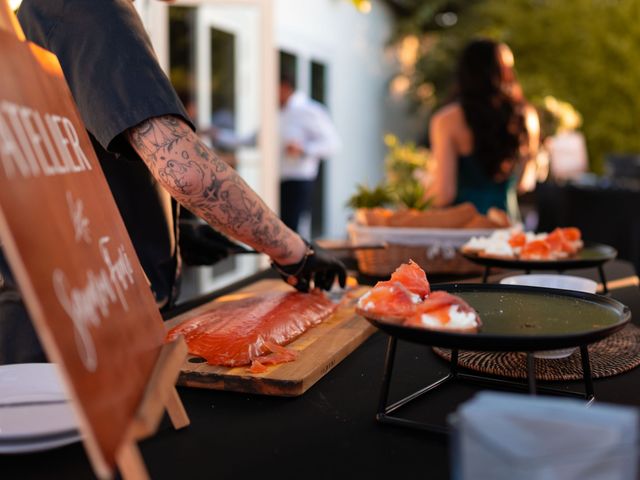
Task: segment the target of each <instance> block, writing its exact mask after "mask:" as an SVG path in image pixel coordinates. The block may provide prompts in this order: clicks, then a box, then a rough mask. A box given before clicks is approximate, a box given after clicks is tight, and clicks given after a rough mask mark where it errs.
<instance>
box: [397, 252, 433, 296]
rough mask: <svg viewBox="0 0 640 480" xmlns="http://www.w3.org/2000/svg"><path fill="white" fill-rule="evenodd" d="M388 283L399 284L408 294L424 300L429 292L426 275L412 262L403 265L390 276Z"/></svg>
mask: <svg viewBox="0 0 640 480" xmlns="http://www.w3.org/2000/svg"><path fill="white" fill-rule="evenodd" d="M389 281H390V282H400V283H401V284H402V285H404V286H405V287H406V288H407V289H408V290H409V291H410V292H412V293H415V294H416V295H420V298H424V297H426V296H427V295H429V292H431V286H430V285H429V281H428V280H427V274H426V273H424V270H423V269H422V268H420V265H418V264H417V263H416V262H414V261H413V260H409V263H403V264H402V265H400V266H399V267H398V268H396V270H395V271H394V272H393V273H392V274H391V278H390V279H389Z"/></svg>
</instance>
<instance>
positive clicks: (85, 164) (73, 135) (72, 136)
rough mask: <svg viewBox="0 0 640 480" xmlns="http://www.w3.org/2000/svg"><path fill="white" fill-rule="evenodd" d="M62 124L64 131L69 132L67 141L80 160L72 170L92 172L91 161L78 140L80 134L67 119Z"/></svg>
mask: <svg viewBox="0 0 640 480" xmlns="http://www.w3.org/2000/svg"><path fill="white" fill-rule="evenodd" d="M62 124H63V125H64V130H65V132H67V139H68V140H69V143H71V147H72V148H73V151H74V153H75V154H76V158H77V160H78V163H77V164H72V170H73V171H74V172H81V171H83V170H91V165H90V164H89V160H87V157H85V156H84V152H83V151H82V148H80V140H79V139H78V132H76V129H75V128H74V126H73V123H71V120H69V119H68V118H66V117H63V118H62Z"/></svg>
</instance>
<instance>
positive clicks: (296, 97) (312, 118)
mask: <svg viewBox="0 0 640 480" xmlns="http://www.w3.org/2000/svg"><path fill="white" fill-rule="evenodd" d="M280 142H281V163H280V218H282V221H283V222H284V223H285V224H286V225H287V226H288V227H289V228H291V229H292V230H295V231H297V232H298V233H300V234H301V235H303V236H305V237H309V236H310V234H311V232H310V226H311V221H310V217H311V204H312V199H313V189H314V186H315V182H316V178H317V176H318V168H319V166H320V162H321V161H322V159H324V158H327V157H330V156H332V155H334V154H335V153H336V152H337V151H338V150H339V148H340V146H341V144H340V138H339V136H338V133H337V131H336V129H335V127H334V125H333V122H332V121H331V117H330V116H329V112H328V111H327V109H326V108H325V107H324V105H322V104H321V103H319V102H316V101H314V100H312V99H310V98H309V97H308V96H307V95H305V94H304V93H303V92H300V91H296V90H295V82H294V80H293V78H292V77H290V76H288V75H282V76H281V78H280ZM303 219H304V220H306V221H305V225H304V226H303V225H302V222H301V220H303Z"/></svg>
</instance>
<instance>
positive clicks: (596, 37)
mask: <svg viewBox="0 0 640 480" xmlns="http://www.w3.org/2000/svg"><path fill="white" fill-rule="evenodd" d="M387 3H388V4H389V5H390V6H391V7H392V8H393V10H394V11H395V12H396V14H397V18H398V23H397V28H396V36H395V38H396V39H398V38H401V37H403V36H404V35H408V34H413V35H416V34H417V35H419V38H420V39H421V44H422V55H421V57H420V59H419V61H418V63H417V64H416V66H415V72H414V75H413V88H412V90H411V92H412V93H413V94H414V99H415V100H416V101H417V102H421V103H427V104H428V105H429V106H431V107H432V108H436V107H437V106H438V105H440V104H442V103H444V102H445V101H446V100H447V98H448V96H449V94H450V87H451V85H452V83H453V82H452V79H453V72H454V69H455V65H456V61H457V58H458V56H459V52H460V51H461V49H462V47H463V46H464V45H465V44H466V43H467V42H468V41H469V40H471V39H472V38H475V37H478V36H486V37H491V38H494V39H496V40H500V41H504V42H506V43H507V44H508V45H509V46H510V47H511V48H512V50H513V52H514V55H515V58H516V68H517V71H518V75H519V79H520V81H521V83H522V85H523V89H524V91H525V93H526V95H527V97H528V98H529V100H530V101H532V103H534V104H536V105H538V106H540V105H542V104H543V99H544V97H546V96H549V95H551V96H554V97H556V98H561V99H563V100H564V101H566V102H569V103H570V104H571V105H573V106H575V108H576V109H577V111H579V112H580V113H581V114H582V116H583V118H584V121H583V125H582V130H583V132H584V134H585V137H586V139H587V145H588V149H589V156H590V161H591V167H592V169H593V170H594V171H596V172H601V171H602V164H603V157H604V155H605V154H607V153H609V152H640V135H638V132H639V131H640V93H638V92H640V63H638V61H637V58H638V49H639V48H640V23H639V22H638V18H640V2H639V1H638V0H571V1H560V0H509V1H504V0H469V1H462V0H460V1H444V0H432V1H429V2H425V1H421V0H387ZM447 13H454V14H455V24H451V23H452V20H453V17H451V16H449V17H443V15H445V14H447ZM446 18H448V20H447V21H444V19H446ZM424 85H427V86H429V88H431V87H433V91H434V95H433V97H432V98H424V96H420V95H416V92H419V90H420V87H421V86H424Z"/></svg>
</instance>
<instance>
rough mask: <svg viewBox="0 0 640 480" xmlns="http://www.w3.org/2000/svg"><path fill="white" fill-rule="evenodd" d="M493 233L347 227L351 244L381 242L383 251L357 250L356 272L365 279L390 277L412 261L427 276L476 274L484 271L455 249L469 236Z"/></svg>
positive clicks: (462, 230) (354, 225) (466, 230)
mask: <svg viewBox="0 0 640 480" xmlns="http://www.w3.org/2000/svg"><path fill="white" fill-rule="evenodd" d="M492 231H493V230H485V229H482V230H470V229H431V228H393V227H368V226H362V225H358V224H354V223H352V224H349V225H348V232H349V238H350V240H351V243H352V244H354V245H358V244H369V243H380V242H384V243H386V245H387V248H385V249H383V250H357V251H356V252H355V254H356V259H357V260H358V269H359V270H360V271H361V272H362V273H364V274H367V275H375V276H387V275H390V274H391V273H392V272H393V271H394V270H395V269H396V268H398V266H399V265H400V264H401V263H404V262H407V261H408V260H409V259H412V260H413V261H414V262H416V263H417V264H418V265H420V266H421V267H422V268H423V269H424V270H425V271H426V272H427V274H475V273H478V274H480V273H482V271H483V267H482V266H479V265H476V264H475V263H472V262H470V261H469V260H467V259H465V258H464V257H463V256H462V255H460V253H459V251H458V249H459V247H460V246H462V245H463V244H464V243H466V242H467V241H468V240H469V239H470V238H471V237H472V236H485V235H489V234H491V232H492Z"/></svg>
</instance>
